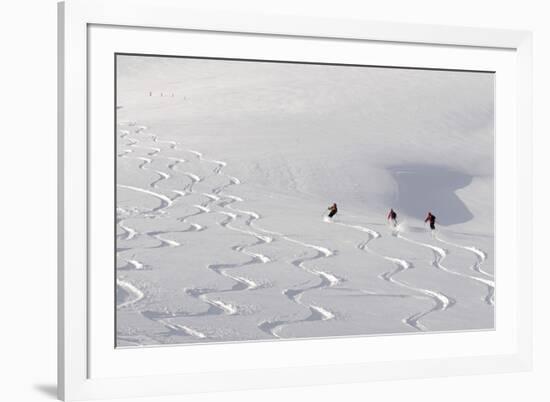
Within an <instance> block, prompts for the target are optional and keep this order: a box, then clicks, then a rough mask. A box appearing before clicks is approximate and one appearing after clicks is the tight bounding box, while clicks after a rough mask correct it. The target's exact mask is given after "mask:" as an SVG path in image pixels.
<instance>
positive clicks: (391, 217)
mask: <svg viewBox="0 0 550 402" xmlns="http://www.w3.org/2000/svg"><path fill="white" fill-rule="evenodd" d="M388 220H389V221H390V223H391V225H392V226H393V227H396V226H397V213H396V212H395V211H394V210H393V208H392V209H390V213H389V214H388Z"/></svg>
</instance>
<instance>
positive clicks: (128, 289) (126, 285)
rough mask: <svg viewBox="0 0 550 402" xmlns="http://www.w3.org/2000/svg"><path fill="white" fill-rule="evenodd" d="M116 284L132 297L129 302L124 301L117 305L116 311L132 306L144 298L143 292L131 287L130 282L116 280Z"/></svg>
mask: <svg viewBox="0 0 550 402" xmlns="http://www.w3.org/2000/svg"><path fill="white" fill-rule="evenodd" d="M116 283H117V285H118V286H120V287H121V288H122V289H124V290H125V291H126V292H128V294H129V295H130V296H133V297H131V298H130V299H129V300H126V301H125V302H123V303H120V304H117V309H121V308H123V307H127V306H130V305H132V304H135V303H137V302H138V301H140V300H141V299H143V298H144V294H143V292H142V291H141V290H139V289H138V288H137V287H135V286H134V285H132V284H131V283H130V282H128V281H124V280H122V279H118V278H117V280H116Z"/></svg>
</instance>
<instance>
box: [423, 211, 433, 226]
mask: <svg viewBox="0 0 550 402" xmlns="http://www.w3.org/2000/svg"><path fill="white" fill-rule="evenodd" d="M424 222H430V229H432V230H435V215H433V214H432V213H431V212H428V216H427V217H426V219H424Z"/></svg>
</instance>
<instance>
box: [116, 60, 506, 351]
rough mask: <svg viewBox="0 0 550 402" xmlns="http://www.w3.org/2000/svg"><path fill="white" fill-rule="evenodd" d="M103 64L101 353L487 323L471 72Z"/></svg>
mask: <svg viewBox="0 0 550 402" xmlns="http://www.w3.org/2000/svg"><path fill="white" fill-rule="evenodd" d="M117 65H118V75H117V77H118V82H117V123H118V127H117V133H116V135H117V205H116V208H117V222H116V224H117V267H116V269H117V277H118V282H117V284H118V286H117V333H118V345H119V346H133V345H149V344H174V343H187V342H221V341H244V340H261V339H282V338H294V337H321V336H344V335H370V334H389V333H406V332H423V331H455V330H480V329H491V328H493V326H494V305H495V290H494V289H495V280H494V267H493V240H494V238H493V76H492V75H491V74H483V73H466V72H449V71H421V70H405V69H386V68H363V67H336V66H321V65H300V64H290V63H289V64H286V63H257V62H244V61H219V60H197V59H178V58H158V57H138V56H118V60H117ZM332 202H337V203H338V206H339V213H338V215H336V217H335V219H334V220H333V221H330V220H326V219H324V217H323V216H324V215H325V212H326V208H327V207H328V205H330V204H331V203H332ZM390 207H393V208H395V209H396V210H397V212H398V214H399V215H398V220H399V222H400V225H399V227H398V230H394V229H392V228H390V227H389V226H388V225H387V223H386V220H385V215H386V214H387V210H389V208H390ZM428 210H431V211H432V212H433V213H434V214H435V215H436V216H437V218H438V224H440V225H438V230H437V232H436V233H435V234H434V235H433V236H432V234H431V233H429V230H427V229H426V227H425V226H424V224H423V221H422V220H423V218H424V216H425V214H426V213H427V211H428Z"/></svg>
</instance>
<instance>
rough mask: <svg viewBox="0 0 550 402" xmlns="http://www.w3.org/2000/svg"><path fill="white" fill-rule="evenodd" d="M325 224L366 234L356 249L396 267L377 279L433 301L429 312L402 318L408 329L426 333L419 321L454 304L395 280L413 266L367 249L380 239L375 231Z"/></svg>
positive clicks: (445, 298) (424, 327)
mask: <svg viewBox="0 0 550 402" xmlns="http://www.w3.org/2000/svg"><path fill="white" fill-rule="evenodd" d="M325 222H327V223H331V224H335V225H340V226H344V227H349V228H351V229H355V230H358V231H361V232H365V233H367V236H368V239H367V240H365V241H362V242H360V243H359V244H358V245H357V248H358V249H360V250H363V251H365V252H368V253H371V254H373V255H376V256H378V257H380V258H383V259H384V260H386V261H389V262H391V263H392V264H394V265H395V267H396V268H395V269H394V270H392V271H388V272H385V273H383V274H381V275H379V278H380V279H382V280H384V281H386V282H390V283H392V284H395V285H397V286H400V287H402V288H405V289H408V290H412V291H414V292H417V293H420V294H422V295H424V296H427V297H429V298H430V299H431V300H432V301H433V307H432V308H430V309H429V310H426V311H421V312H418V313H415V314H413V315H411V316H410V317H406V318H403V320H402V322H403V323H404V324H406V325H409V326H410V327H412V328H414V329H417V330H419V331H427V330H428V328H426V326H424V325H423V324H422V323H421V322H420V320H421V319H422V318H424V317H426V316H427V315H428V314H431V313H433V312H436V311H445V310H447V309H448V308H450V307H452V306H453V305H454V304H455V303H456V301H455V300H453V299H452V298H451V297H449V296H446V295H445V294H443V293H441V292H439V291H436V290H431V289H425V288H419V287H416V286H412V285H410V284H408V283H406V282H404V281H402V280H398V279H397V278H395V277H396V276H397V275H398V274H399V273H401V272H403V271H405V270H408V269H412V268H413V264H412V263H411V262H410V261H407V260H403V259H401V258H396V257H392V256H388V255H384V254H380V253H377V252H375V251H373V250H372V249H371V248H369V246H368V244H369V242H371V241H372V240H375V239H379V238H380V237H382V235H381V234H380V233H379V232H377V231H375V230H372V229H369V228H367V227H364V226H360V225H353V224H346V223H342V222H335V221H330V220H325Z"/></svg>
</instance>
